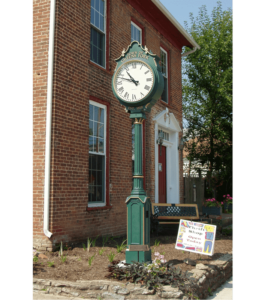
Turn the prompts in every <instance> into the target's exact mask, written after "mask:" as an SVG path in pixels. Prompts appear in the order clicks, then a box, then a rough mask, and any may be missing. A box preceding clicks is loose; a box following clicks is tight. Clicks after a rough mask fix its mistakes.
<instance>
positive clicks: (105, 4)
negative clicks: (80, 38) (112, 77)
mask: <svg viewBox="0 0 265 300" xmlns="http://www.w3.org/2000/svg"><path fill="white" fill-rule="evenodd" d="M90 9H91V4H90ZM106 24H107V0H104V31H102V30H101V29H99V28H98V27H97V26H95V25H94V24H92V23H91V19H90V28H91V27H93V28H94V29H95V30H97V31H99V32H101V33H103V34H104V36H105V49H104V55H105V59H104V60H105V66H104V67H103V66H101V65H99V64H98V63H96V62H95V61H93V60H92V59H91V57H90V61H92V62H93V63H94V64H96V65H97V66H99V67H101V68H103V69H105V70H106V68H107V34H106V28H107V27H106ZM90 34H91V30H90ZM90 47H91V45H90ZM90 51H91V50H90Z"/></svg>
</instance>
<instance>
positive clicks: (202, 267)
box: [196, 264, 208, 270]
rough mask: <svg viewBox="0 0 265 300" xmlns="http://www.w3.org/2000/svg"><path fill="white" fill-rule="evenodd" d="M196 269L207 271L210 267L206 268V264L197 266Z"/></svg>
mask: <svg viewBox="0 0 265 300" xmlns="http://www.w3.org/2000/svg"><path fill="white" fill-rule="evenodd" d="M196 269H199V270H207V269H208V267H207V266H205V265H204V264H197V265H196Z"/></svg>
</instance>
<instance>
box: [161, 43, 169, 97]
mask: <svg viewBox="0 0 265 300" xmlns="http://www.w3.org/2000/svg"><path fill="white" fill-rule="evenodd" d="M160 56H161V67H162V75H163V77H164V89H163V92H162V95H161V99H162V101H164V102H166V103H168V58H167V52H166V51H165V50H164V49H163V48H162V47H160Z"/></svg>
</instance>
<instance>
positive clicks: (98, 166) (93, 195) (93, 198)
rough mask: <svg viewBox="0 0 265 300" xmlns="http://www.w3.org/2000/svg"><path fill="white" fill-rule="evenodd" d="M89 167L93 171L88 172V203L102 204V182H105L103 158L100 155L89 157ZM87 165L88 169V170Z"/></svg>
mask: <svg viewBox="0 0 265 300" xmlns="http://www.w3.org/2000/svg"><path fill="white" fill-rule="evenodd" d="M89 162H91V164H90V165H93V166H95V169H92V170H91V169H90V172H89V200H88V201H89V202H104V198H105V197H104V193H105V191H104V182H105V176H104V175H105V157H104V156H100V155H94V154H90V155H89ZM90 165H89V168H90Z"/></svg>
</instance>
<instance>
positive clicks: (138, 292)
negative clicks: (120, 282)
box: [131, 288, 144, 295]
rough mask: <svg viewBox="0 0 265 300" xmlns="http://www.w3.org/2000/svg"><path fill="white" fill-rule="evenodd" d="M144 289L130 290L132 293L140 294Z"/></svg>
mask: <svg viewBox="0 0 265 300" xmlns="http://www.w3.org/2000/svg"><path fill="white" fill-rule="evenodd" d="M143 291H144V289H143V288H134V289H133V290H131V294H132V295H142V293H143Z"/></svg>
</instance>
